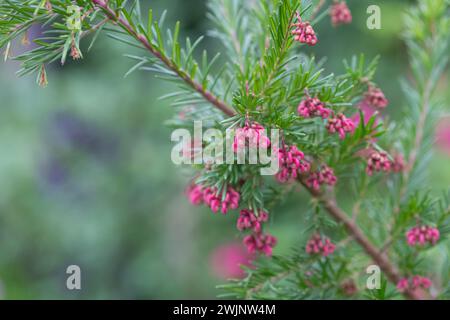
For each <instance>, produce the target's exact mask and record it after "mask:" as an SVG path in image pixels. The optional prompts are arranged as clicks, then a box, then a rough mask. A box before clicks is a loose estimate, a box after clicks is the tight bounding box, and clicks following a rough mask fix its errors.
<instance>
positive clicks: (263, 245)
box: [244, 233, 277, 256]
mask: <svg viewBox="0 0 450 320" xmlns="http://www.w3.org/2000/svg"><path fill="white" fill-rule="evenodd" d="M244 244H245V246H246V247H247V250H248V252H250V253H254V252H260V253H264V254H265V255H266V256H271V255H272V249H273V247H275V245H276V244H277V238H275V237H274V236H272V235H270V234H263V233H254V234H251V235H248V236H245V237H244Z"/></svg>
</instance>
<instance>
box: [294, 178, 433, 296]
mask: <svg viewBox="0 0 450 320" xmlns="http://www.w3.org/2000/svg"><path fill="white" fill-rule="evenodd" d="M300 183H301V184H302V185H303V186H304V187H305V188H306V189H307V190H308V192H309V193H310V194H311V195H312V196H313V197H314V198H316V199H317V200H319V201H320V202H321V203H322V205H323V207H324V208H325V210H326V211H327V212H328V214H330V215H331V216H332V217H333V218H334V219H335V220H336V221H337V222H339V223H342V224H343V225H344V227H345V229H346V230H347V232H348V233H349V234H350V235H351V236H352V237H353V238H354V239H355V240H356V242H357V243H358V244H359V245H360V246H361V247H362V248H363V250H364V251H365V252H366V253H367V254H368V255H369V256H370V257H371V258H372V259H373V261H374V262H375V263H376V264H377V265H378V266H379V267H380V268H381V270H383V271H384V273H385V274H386V276H387V278H388V279H389V281H391V282H392V283H394V284H397V283H398V281H399V280H400V279H401V276H400V274H399V272H398V270H397V268H396V267H395V266H394V265H393V264H392V263H391V262H390V261H389V260H388V258H387V257H386V255H383V254H381V253H380V251H379V250H378V248H377V247H375V246H374V245H373V244H372V243H371V242H370V240H369V239H368V238H367V237H366V236H365V235H364V233H363V232H362V230H361V229H360V228H359V227H358V226H357V225H356V223H355V222H354V221H353V220H352V219H351V218H349V216H348V215H347V214H346V213H345V212H344V211H343V210H342V209H341V208H340V207H339V206H338V204H337V203H336V200H335V199H332V198H329V197H327V196H326V195H325V194H323V193H322V192H320V191H317V190H314V189H313V188H310V187H308V185H307V184H306V181H304V180H300ZM404 295H405V297H407V298H409V299H413V300H421V299H424V297H423V296H422V294H421V292H418V291H417V290H407V291H405V292H404Z"/></svg>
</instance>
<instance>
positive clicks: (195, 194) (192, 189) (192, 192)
mask: <svg viewBox="0 0 450 320" xmlns="http://www.w3.org/2000/svg"><path fill="white" fill-rule="evenodd" d="M186 195H187V197H188V199H189V202H190V203H191V204H193V205H195V206H198V205H200V204H202V203H203V190H202V187H201V186H200V185H198V184H191V185H190V186H189V187H188V188H187V190H186Z"/></svg>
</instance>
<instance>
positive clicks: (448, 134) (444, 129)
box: [436, 118, 450, 155]
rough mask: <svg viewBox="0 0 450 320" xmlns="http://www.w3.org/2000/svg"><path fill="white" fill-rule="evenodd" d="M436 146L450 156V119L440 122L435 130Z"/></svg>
mask: <svg viewBox="0 0 450 320" xmlns="http://www.w3.org/2000/svg"><path fill="white" fill-rule="evenodd" d="M436 145H437V147H438V148H439V149H441V150H442V151H444V152H446V153H448V154H449V155H450V119H449V118H446V119H443V120H441V121H440V122H439V123H438V125H437V128H436Z"/></svg>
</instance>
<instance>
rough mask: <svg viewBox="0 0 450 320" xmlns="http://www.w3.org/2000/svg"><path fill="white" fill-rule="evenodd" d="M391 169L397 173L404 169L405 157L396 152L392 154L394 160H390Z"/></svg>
mask: <svg viewBox="0 0 450 320" xmlns="http://www.w3.org/2000/svg"><path fill="white" fill-rule="evenodd" d="M391 166H392V171H393V172H396V173H399V172H402V171H403V170H405V159H404V158H403V155H402V154H401V153H397V154H396V155H395V156H394V161H392V162H391Z"/></svg>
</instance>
